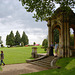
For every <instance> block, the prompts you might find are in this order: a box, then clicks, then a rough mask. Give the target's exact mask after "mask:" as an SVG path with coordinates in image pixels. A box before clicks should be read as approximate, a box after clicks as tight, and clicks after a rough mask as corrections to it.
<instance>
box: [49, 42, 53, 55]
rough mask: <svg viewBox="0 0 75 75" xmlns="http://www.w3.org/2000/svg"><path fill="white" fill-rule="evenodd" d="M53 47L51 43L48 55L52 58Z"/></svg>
mask: <svg viewBox="0 0 75 75" xmlns="http://www.w3.org/2000/svg"><path fill="white" fill-rule="evenodd" d="M53 47H54V45H53V42H51V45H50V50H49V55H50V56H54V55H53Z"/></svg>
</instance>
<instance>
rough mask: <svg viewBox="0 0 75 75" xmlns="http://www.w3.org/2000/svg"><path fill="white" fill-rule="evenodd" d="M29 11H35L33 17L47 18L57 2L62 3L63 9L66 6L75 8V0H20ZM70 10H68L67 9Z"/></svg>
mask: <svg viewBox="0 0 75 75" xmlns="http://www.w3.org/2000/svg"><path fill="white" fill-rule="evenodd" d="M19 1H21V2H22V5H23V6H24V7H25V9H26V11H27V12H34V16H33V18H36V21H38V20H41V21H42V20H45V19H46V18H47V17H50V16H51V15H52V13H53V12H54V8H55V4H60V7H62V10H63V9H65V8H64V7H70V8H75V0H19ZM67 11H68V10H67Z"/></svg>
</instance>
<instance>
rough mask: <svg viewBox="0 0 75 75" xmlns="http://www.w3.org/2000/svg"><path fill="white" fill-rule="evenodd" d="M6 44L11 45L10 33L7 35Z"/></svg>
mask: <svg viewBox="0 0 75 75" xmlns="http://www.w3.org/2000/svg"><path fill="white" fill-rule="evenodd" d="M6 45H10V43H9V35H7V36H6Z"/></svg>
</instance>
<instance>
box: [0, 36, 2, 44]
mask: <svg viewBox="0 0 75 75" xmlns="http://www.w3.org/2000/svg"><path fill="white" fill-rule="evenodd" d="M2 43H3V41H2V40H1V36H0V44H2Z"/></svg>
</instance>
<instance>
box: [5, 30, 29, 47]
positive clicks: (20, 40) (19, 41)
mask: <svg viewBox="0 0 75 75" xmlns="http://www.w3.org/2000/svg"><path fill="white" fill-rule="evenodd" d="M28 43H29V39H28V36H27V35H26V34H25V32H24V31H23V34H22V37H21V36H20V34H19V32H18V31H16V35H14V33H13V31H11V32H10V34H9V35H7V36H6V45H8V46H10V47H12V46H19V45H20V46H24V45H27V44H28Z"/></svg>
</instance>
